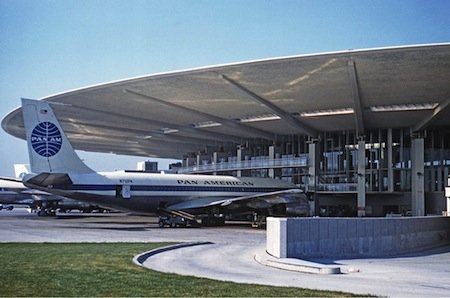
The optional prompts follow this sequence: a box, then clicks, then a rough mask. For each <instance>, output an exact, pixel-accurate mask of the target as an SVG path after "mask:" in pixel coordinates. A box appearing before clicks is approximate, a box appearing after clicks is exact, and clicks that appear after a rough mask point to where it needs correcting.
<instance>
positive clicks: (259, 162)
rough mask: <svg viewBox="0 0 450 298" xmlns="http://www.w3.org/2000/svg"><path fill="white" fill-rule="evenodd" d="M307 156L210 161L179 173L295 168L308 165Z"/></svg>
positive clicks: (185, 168)
mask: <svg viewBox="0 0 450 298" xmlns="http://www.w3.org/2000/svg"><path fill="white" fill-rule="evenodd" d="M307 166H308V158H307V157H303V156H302V157H293V158H276V159H269V158H267V159H251V160H241V161H229V162H219V163H215V164H214V163H210V164H203V165H194V166H189V167H183V168H181V169H180V170H178V173H183V174H186V173H207V172H220V171H238V170H256V169H271V168H290V167H292V168H294V167H307Z"/></svg>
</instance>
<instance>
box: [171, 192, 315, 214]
mask: <svg viewBox="0 0 450 298" xmlns="http://www.w3.org/2000/svg"><path fill="white" fill-rule="evenodd" d="M279 204H284V205H285V206H291V208H297V211H298V212H295V213H299V214H303V213H308V212H309V204H308V200H307V197H306V195H305V194H304V193H303V191H302V190H300V189H288V190H282V191H275V192H270V193H263V194H257V195H251V196H243V197H236V198H231V199H230V198H198V199H196V198H193V199H191V200H189V201H184V202H181V203H176V204H173V205H170V206H168V207H167V208H168V209H169V210H190V209H208V208H213V207H219V208H223V209H227V210H236V209H240V208H242V207H245V208H246V209H251V210H259V209H270V208H272V207H273V206H275V205H279Z"/></svg>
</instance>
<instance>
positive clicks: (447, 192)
mask: <svg viewBox="0 0 450 298" xmlns="http://www.w3.org/2000/svg"><path fill="white" fill-rule="evenodd" d="M445 196H446V197H447V212H446V215H447V216H450V176H448V179H447V185H446V187H445Z"/></svg>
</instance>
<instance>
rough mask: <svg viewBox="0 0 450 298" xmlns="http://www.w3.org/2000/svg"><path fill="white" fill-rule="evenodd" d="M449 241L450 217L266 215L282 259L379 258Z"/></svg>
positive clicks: (270, 248) (271, 247) (271, 246)
mask: <svg viewBox="0 0 450 298" xmlns="http://www.w3.org/2000/svg"><path fill="white" fill-rule="evenodd" d="M445 244H450V217H399V218H274V217H270V218H267V252H268V253H269V254H271V255H273V256H275V257H279V258H286V257H287V258H311V257H319V258H324V257H325V258H343V257H352V258H354V257H379V256H392V255H399V254H405V253H410V252H415V251H420V250H423V249H427V248H432V247H437V246H441V245H445Z"/></svg>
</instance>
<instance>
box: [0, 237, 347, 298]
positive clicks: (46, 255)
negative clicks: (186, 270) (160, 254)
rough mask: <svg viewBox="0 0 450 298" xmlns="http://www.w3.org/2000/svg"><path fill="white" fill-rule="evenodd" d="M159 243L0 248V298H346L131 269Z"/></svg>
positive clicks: (73, 244)
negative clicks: (255, 297)
mask: <svg viewBox="0 0 450 298" xmlns="http://www.w3.org/2000/svg"><path fill="white" fill-rule="evenodd" d="M163 245H166V244H163V243H70V244H69V243H67V244H66V243H63V244H58V243H56V244H52V243H4V244H0V283H1V284H0V296H97V297H98V296H134V297H136V296H241V297H242V296H277V297H280V296H322V297H323V296H351V294H346V293H340V292H327V291H312V290H304V289H299V288H284V287H271V286H260V285H248V284H238V283H232V282H220V281H214V280H210V279H206V278H196V277H185V276H181V275H176V274H167V273H160V272H156V271H152V270H149V269H146V268H142V267H139V266H136V265H135V264H134V263H133V262H132V258H133V256H135V255H137V254H139V253H141V252H144V251H147V250H150V249H153V248H156V247H158V246H163Z"/></svg>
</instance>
